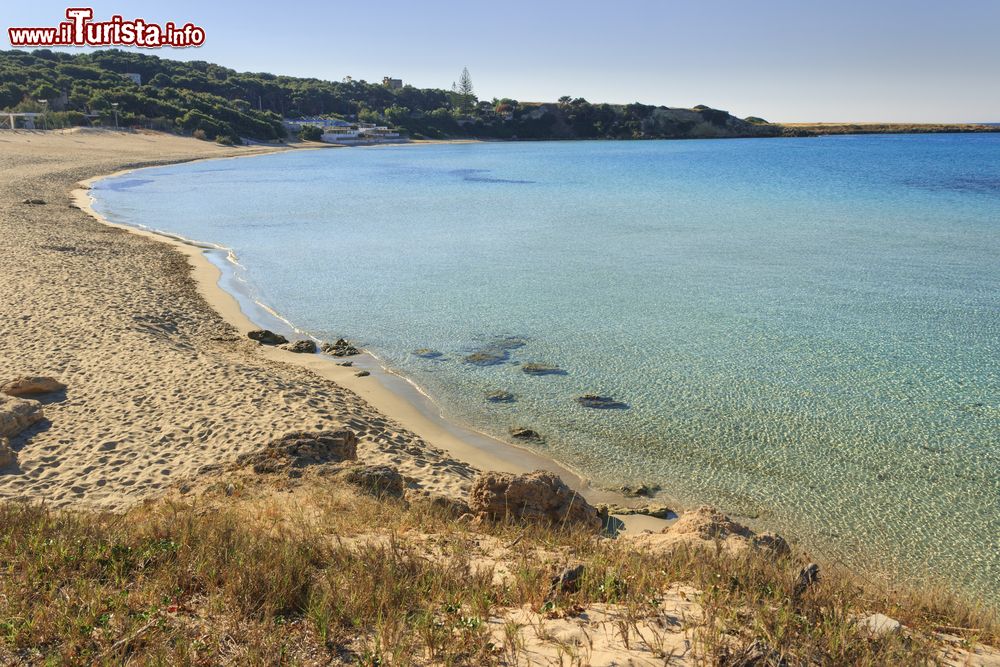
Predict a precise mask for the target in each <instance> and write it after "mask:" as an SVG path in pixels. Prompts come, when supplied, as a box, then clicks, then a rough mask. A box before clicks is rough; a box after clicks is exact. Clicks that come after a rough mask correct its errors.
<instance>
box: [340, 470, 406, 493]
mask: <svg viewBox="0 0 1000 667" xmlns="http://www.w3.org/2000/svg"><path fill="white" fill-rule="evenodd" d="M340 476H341V477H342V478H343V479H344V480H345V481H347V482H349V483H351V484H353V485H355V486H358V487H361V489H363V490H364V491H367V492H368V493H370V494H372V495H374V496H379V497H382V496H391V497H393V498H402V497H403V476H402V475H401V474H399V471H398V470H396V469H395V468H394V467H392V466H355V467H352V468H348V469H347V470H345V471H344V472H343V473H341V474H340Z"/></svg>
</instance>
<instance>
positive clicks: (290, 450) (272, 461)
mask: <svg viewBox="0 0 1000 667" xmlns="http://www.w3.org/2000/svg"><path fill="white" fill-rule="evenodd" d="M356 458H358V437H357V436H356V435H354V433H353V432H352V431H348V430H347V429H342V430H339V431H315V432H307V431H292V432H290V433H286V434H285V435H283V436H281V437H280V438H278V439H277V440H272V441H271V442H269V443H268V444H267V445H266V446H265V447H264V449H262V450H260V451H257V452H251V453H249V454H243V455H241V456H239V457H237V459H236V462H237V463H238V464H239V465H241V466H246V465H252V466H253V469H254V472H257V473H271V472H279V471H281V470H285V469H287V468H289V467H295V468H301V467H303V466H307V465H317V464H321V463H329V462H331V461H346V460H353V459H356Z"/></svg>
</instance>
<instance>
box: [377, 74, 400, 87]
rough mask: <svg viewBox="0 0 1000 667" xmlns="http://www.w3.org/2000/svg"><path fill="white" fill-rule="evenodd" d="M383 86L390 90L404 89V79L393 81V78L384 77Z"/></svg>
mask: <svg viewBox="0 0 1000 667" xmlns="http://www.w3.org/2000/svg"><path fill="white" fill-rule="evenodd" d="M382 85H383V86H385V87H386V88H388V89H389V90H399V89H400V88H402V87H403V80H402V79H393V78H392V77H388V76H384V77H382Z"/></svg>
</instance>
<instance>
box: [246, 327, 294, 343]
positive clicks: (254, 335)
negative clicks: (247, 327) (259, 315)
mask: <svg viewBox="0 0 1000 667" xmlns="http://www.w3.org/2000/svg"><path fill="white" fill-rule="evenodd" d="M247 338H249V339H250V340H255V341H257V342H258V343H260V344H261V345H284V344H285V343H287V342H288V339H287V338H285V337H284V336H282V335H281V334H276V333H274V332H273V331H271V330H270V329H255V330H254V331H250V332H248V333H247Z"/></svg>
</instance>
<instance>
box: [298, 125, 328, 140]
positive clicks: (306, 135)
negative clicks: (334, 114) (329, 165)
mask: <svg viewBox="0 0 1000 667" xmlns="http://www.w3.org/2000/svg"><path fill="white" fill-rule="evenodd" d="M299 139H301V140H302V141H322V140H323V130H322V129H321V128H319V127H317V126H315V125H306V126H305V127H303V128H302V129H301V130H299Z"/></svg>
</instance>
